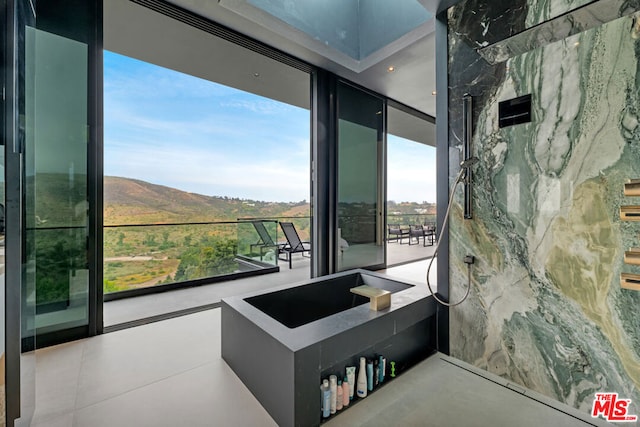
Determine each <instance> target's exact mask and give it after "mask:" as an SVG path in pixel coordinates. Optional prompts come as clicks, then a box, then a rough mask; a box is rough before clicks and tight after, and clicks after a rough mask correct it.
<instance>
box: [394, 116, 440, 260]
mask: <svg viewBox="0 0 640 427" xmlns="http://www.w3.org/2000/svg"><path fill="white" fill-rule="evenodd" d="M387 114H388V118H387V123H388V134H387V150H386V153H387V206H386V208H387V265H388V266H391V265H397V264H403V263H406V262H410V261H415V260H419V259H424V258H427V257H430V256H431V255H432V254H433V247H434V246H433V245H434V243H435V239H436V237H437V233H438V230H437V229H436V226H435V225H436V147H435V124H434V123H432V122H430V121H428V120H426V118H424V117H418V116H416V115H412V114H409V113H408V112H406V111H402V110H400V109H398V108H394V107H392V106H389V107H388V108H387Z"/></svg>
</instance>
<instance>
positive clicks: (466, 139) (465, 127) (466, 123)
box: [460, 94, 477, 219]
mask: <svg viewBox="0 0 640 427" xmlns="http://www.w3.org/2000/svg"><path fill="white" fill-rule="evenodd" d="M462 138H463V140H462V158H463V159H464V160H463V161H462V163H460V167H461V168H462V169H464V170H465V176H464V218H465V219H471V218H473V200H472V197H473V188H472V187H471V178H472V174H471V169H470V167H469V166H471V164H468V165H465V162H468V161H469V160H471V139H473V97H472V96H471V95H469V94H465V95H464V96H463V97H462ZM476 161H477V159H476ZM473 163H475V161H474V162H473Z"/></svg>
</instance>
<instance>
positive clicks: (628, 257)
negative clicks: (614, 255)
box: [624, 248, 640, 265]
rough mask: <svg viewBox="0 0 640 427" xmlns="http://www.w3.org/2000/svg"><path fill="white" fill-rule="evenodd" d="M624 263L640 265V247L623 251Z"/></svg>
mask: <svg viewBox="0 0 640 427" xmlns="http://www.w3.org/2000/svg"><path fill="white" fill-rule="evenodd" d="M624 262H625V264H633V265H640V248H631V249H629V250H628V251H625V253H624Z"/></svg>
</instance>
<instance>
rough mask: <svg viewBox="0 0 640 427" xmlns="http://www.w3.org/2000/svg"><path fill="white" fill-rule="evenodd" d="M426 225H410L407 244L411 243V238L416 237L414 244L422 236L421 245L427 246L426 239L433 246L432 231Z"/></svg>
mask: <svg viewBox="0 0 640 427" xmlns="http://www.w3.org/2000/svg"><path fill="white" fill-rule="evenodd" d="M428 227H429V226H427V225H412V226H411V228H410V229H409V245H411V239H412V238H415V239H416V244H419V243H420V238H422V246H423V247H424V246H427V240H429V242H430V243H429V245H430V246H433V234H434V233H433V232H432V231H431V230H430V229H429V228H428Z"/></svg>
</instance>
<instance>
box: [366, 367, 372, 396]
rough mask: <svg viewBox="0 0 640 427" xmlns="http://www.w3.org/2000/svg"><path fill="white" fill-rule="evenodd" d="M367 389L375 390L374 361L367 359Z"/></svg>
mask: <svg viewBox="0 0 640 427" xmlns="http://www.w3.org/2000/svg"><path fill="white" fill-rule="evenodd" d="M367 389H368V390H369V391H372V390H373V362H372V361H371V360H367Z"/></svg>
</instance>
